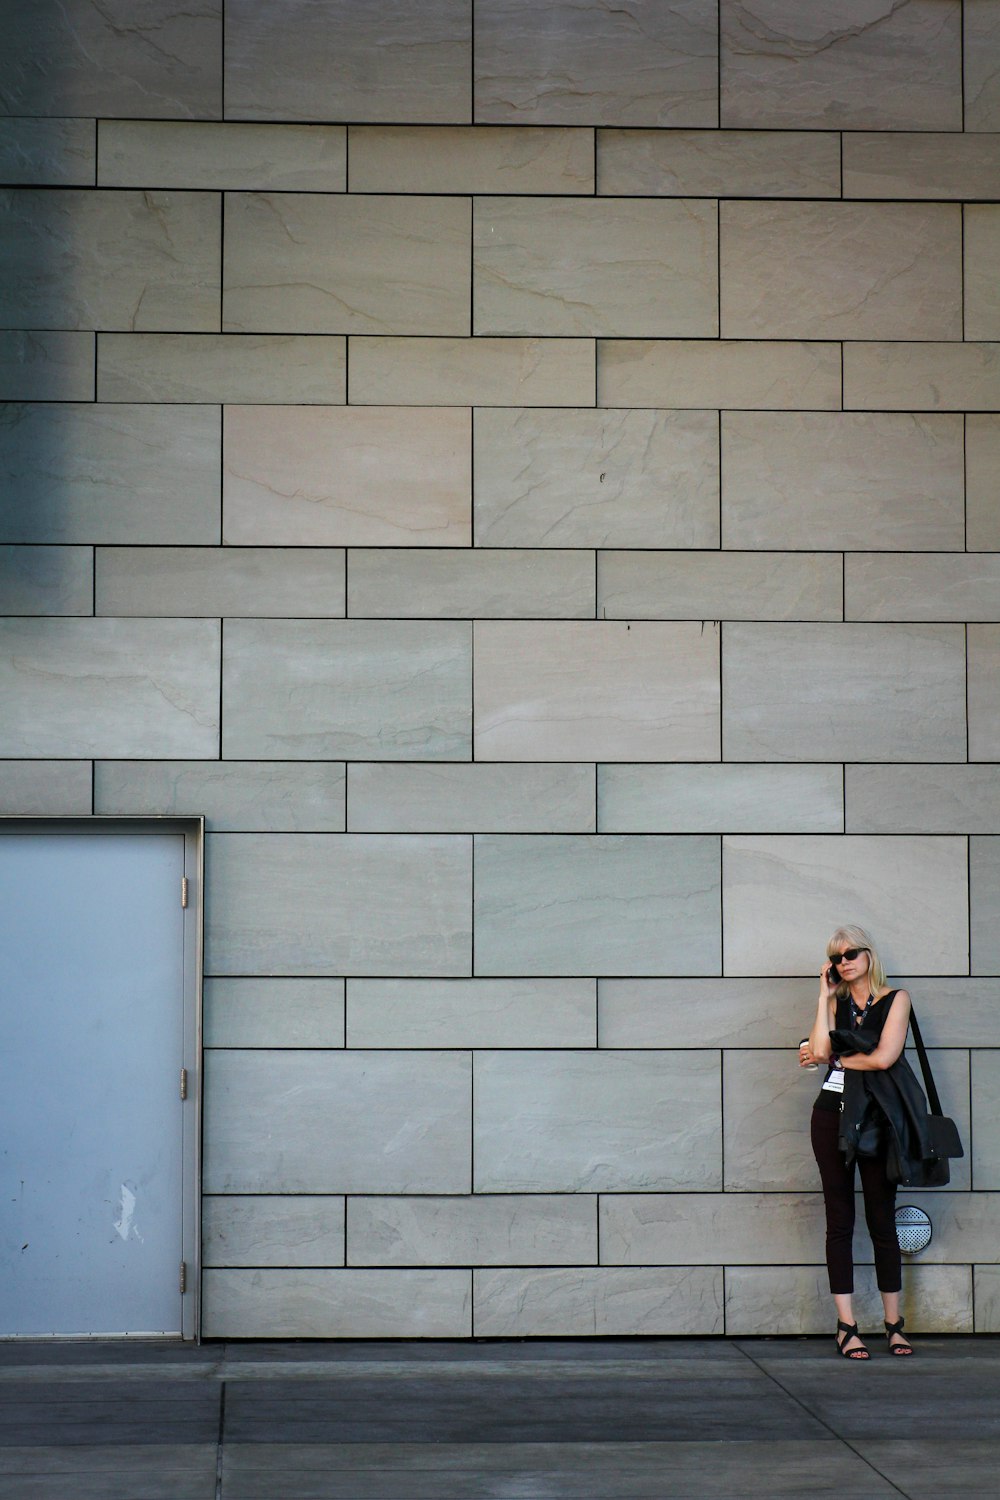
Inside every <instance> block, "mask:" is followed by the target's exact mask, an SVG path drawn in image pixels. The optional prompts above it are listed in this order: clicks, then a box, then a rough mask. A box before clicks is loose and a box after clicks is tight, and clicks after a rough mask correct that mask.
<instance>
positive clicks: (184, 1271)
mask: <svg viewBox="0 0 1000 1500" xmlns="http://www.w3.org/2000/svg"><path fill="white" fill-rule="evenodd" d="M187 1289H188V1268H187V1261H186V1260H182V1261H181V1292H186V1291H187Z"/></svg>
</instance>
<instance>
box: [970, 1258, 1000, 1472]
mask: <svg viewBox="0 0 1000 1500" xmlns="http://www.w3.org/2000/svg"><path fill="white" fill-rule="evenodd" d="M972 1269H973V1275H974V1278H975V1298H976V1301H975V1306H976V1332H977V1333H1000V1266H973V1268H972ZM990 1449H991V1453H990V1458H991V1460H992V1444H991V1445H990Z"/></svg>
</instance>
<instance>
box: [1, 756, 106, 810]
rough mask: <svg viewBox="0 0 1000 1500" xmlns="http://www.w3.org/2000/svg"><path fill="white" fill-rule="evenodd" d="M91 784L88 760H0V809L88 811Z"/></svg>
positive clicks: (89, 807)
mask: <svg viewBox="0 0 1000 1500" xmlns="http://www.w3.org/2000/svg"><path fill="white" fill-rule="evenodd" d="M90 783H91V768H90V761H89V760H4V761H0V812H3V813H17V814H19V815H21V816H22V817H23V816H24V815H26V814H30V813H39V814H41V815H42V816H44V817H48V816H50V815H51V814H53V813H61V814H68V813H86V814H89V813H90V811H91V785H90Z"/></svg>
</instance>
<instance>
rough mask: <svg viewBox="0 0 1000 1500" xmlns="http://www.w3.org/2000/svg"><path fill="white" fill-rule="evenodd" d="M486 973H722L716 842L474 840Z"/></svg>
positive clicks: (479, 960) (549, 837) (599, 837)
mask: <svg viewBox="0 0 1000 1500" xmlns="http://www.w3.org/2000/svg"><path fill="white" fill-rule="evenodd" d="M475 844H476V869H475V924H476V951H475V972H476V973H477V974H480V975H490V974H495V975H504V974H511V975H517V974H539V975H553V976H555V975H567V976H568V975H571V974H581V975H605V974H608V975H611V974H677V973H682V974H718V973H719V972H720V951H719V944H720V930H719V923H720V916H719V840H718V838H715V837H710V836H702V837H688V836H678V837H666V836H660V835H643V836H641V837H633V836H629V835H614V834H591V835H586V834H576V835H572V834H551V833H549V834H539V835H528V834H499V835H478V836H477V837H476V841H475Z"/></svg>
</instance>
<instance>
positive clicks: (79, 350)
mask: <svg viewBox="0 0 1000 1500" xmlns="http://www.w3.org/2000/svg"><path fill="white" fill-rule="evenodd" d="M93 399H94V335H93V334H92V333H58V332H53V331H51V330H50V331H48V332H26V331H24V330H22V329H7V330H5V331H3V332H0V401H92V400H93Z"/></svg>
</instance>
